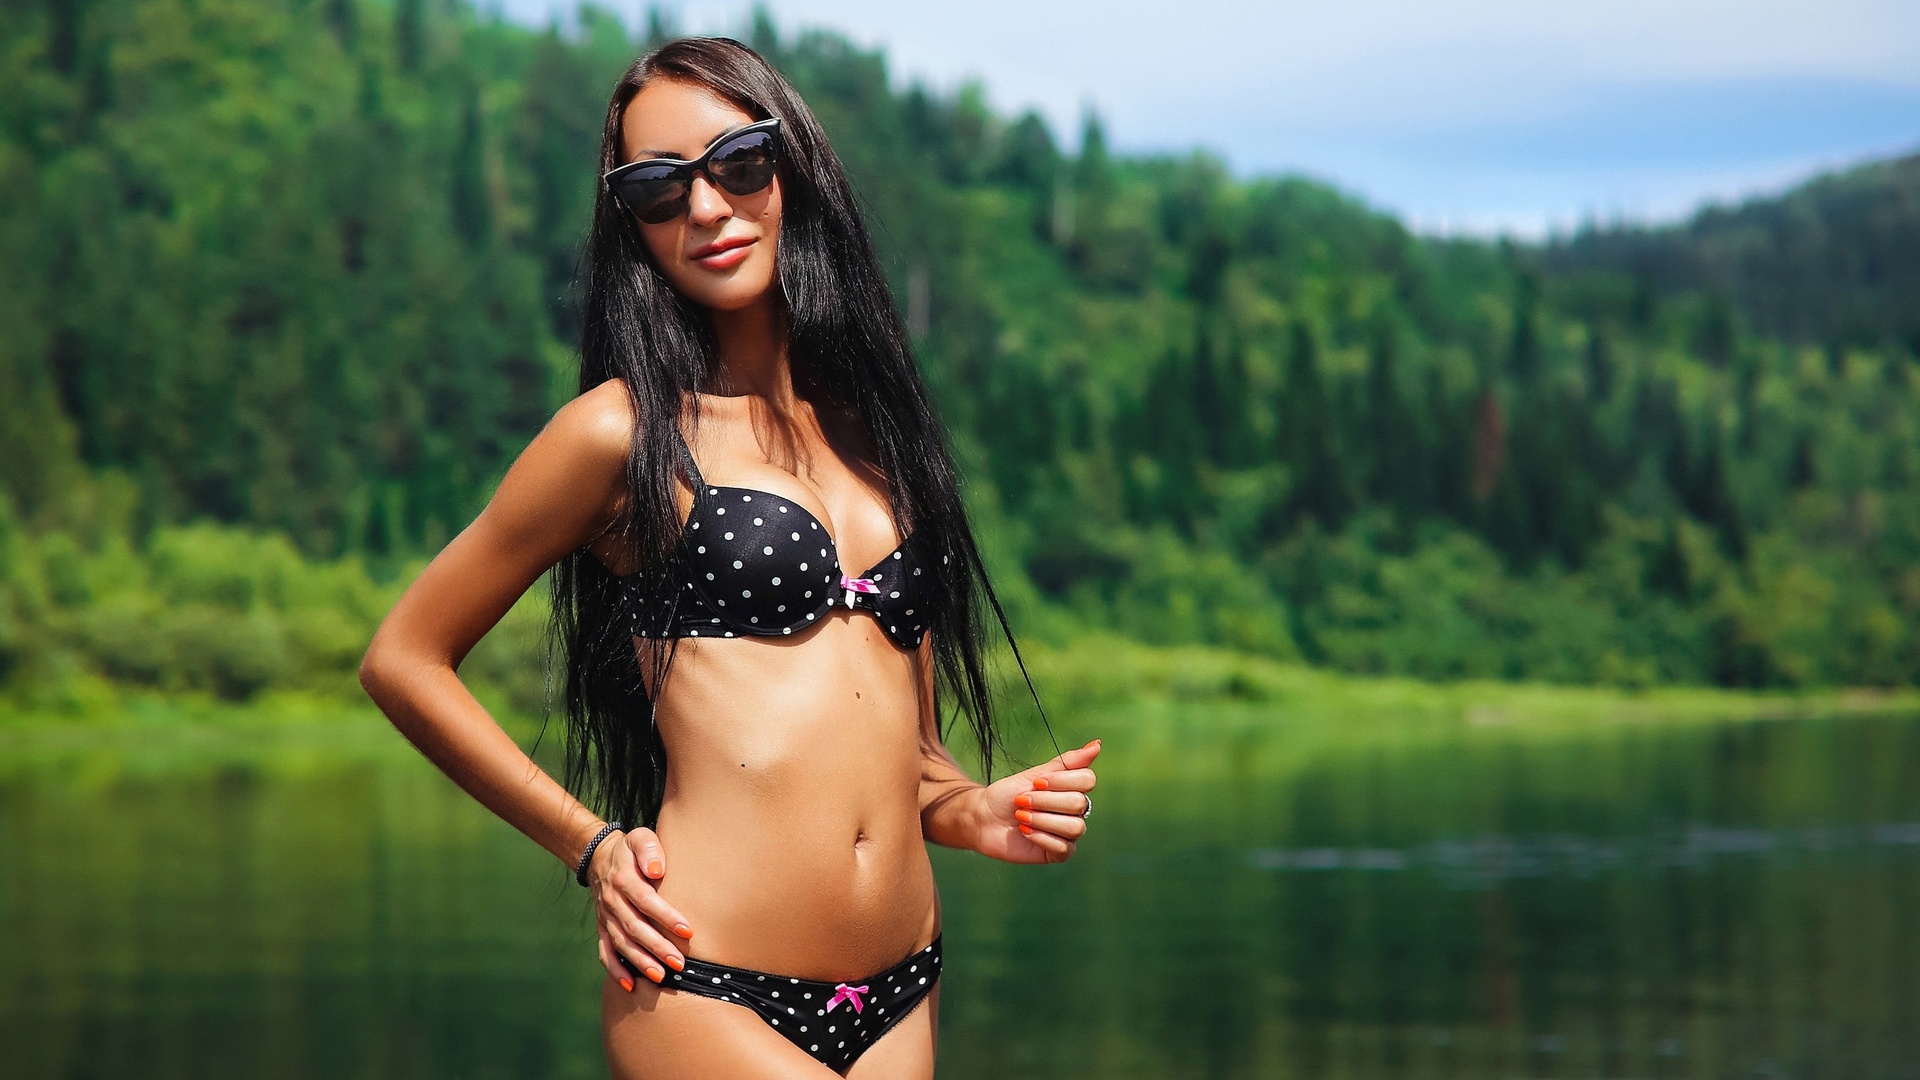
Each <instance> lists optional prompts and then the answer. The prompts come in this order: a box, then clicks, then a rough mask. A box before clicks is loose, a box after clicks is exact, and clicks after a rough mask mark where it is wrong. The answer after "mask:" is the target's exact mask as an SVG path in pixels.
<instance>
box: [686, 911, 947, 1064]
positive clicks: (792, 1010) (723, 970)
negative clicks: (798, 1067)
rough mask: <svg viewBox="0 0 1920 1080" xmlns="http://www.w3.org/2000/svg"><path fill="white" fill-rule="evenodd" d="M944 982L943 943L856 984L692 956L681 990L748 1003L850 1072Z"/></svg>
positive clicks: (791, 1038)
mask: <svg viewBox="0 0 1920 1080" xmlns="http://www.w3.org/2000/svg"><path fill="white" fill-rule="evenodd" d="M939 978H940V939H939V938H937V937H936V938H934V939H933V944H931V945H929V946H927V947H926V948H924V949H921V950H920V951H919V952H917V953H914V954H913V955H912V956H909V957H907V958H906V959H905V960H902V961H900V962H899V963H898V964H895V965H894V966H892V967H890V968H888V969H887V970H885V971H882V972H880V973H878V974H876V975H868V976H866V977H865V978H861V979H855V980H853V981H852V982H850V983H844V982H843V983H829V982H816V981H814V980H812V979H795V978H792V977H790V976H786V975H771V974H768V973H767V972H764V971H750V970H748V969H746V968H737V967H727V966H726V965H724V964H709V963H707V962H706V961H704V960H696V959H694V958H693V957H691V956H689V957H687V967H686V970H685V971H676V972H673V973H672V977H671V978H669V979H668V980H667V982H666V986H667V987H668V988H669V989H673V990H685V991H687V992H689V993H694V994H699V995H701V996H702V997H710V998H718V999H719V1000H721V1001H730V1002H732V1003H733V1004H735V1005H744V1006H746V1007H747V1008H749V1009H752V1010H753V1011H754V1012H756V1013H758V1014H760V1019H762V1020H765V1021H766V1022H767V1023H768V1024H769V1025H771V1026H772V1027H773V1029H774V1030H775V1031H778V1032H779V1033H780V1034H782V1035H785V1036H786V1037H787V1041H788V1042H791V1043H792V1044H793V1045H795V1046H797V1047H799V1048H800V1049H802V1050H804V1051H806V1052H807V1054H808V1055H810V1056H811V1057H812V1058H813V1059H814V1060H815V1061H818V1062H820V1063H821V1064H822V1065H825V1066H827V1067H828V1068H830V1069H832V1070H834V1071H835V1072H843V1071H845V1069H846V1068H847V1066H849V1065H852V1064H853V1062H854V1060H855V1059H856V1058H858V1057H859V1056H860V1055H861V1054H863V1053H865V1052H866V1050H867V1048H868V1047H870V1046H872V1045H873V1044H874V1043H876V1042H878V1041H879V1039H880V1036H882V1035H885V1034H886V1033H887V1032H888V1031H889V1030H890V1029H891V1028H892V1027H893V1025H895V1024H897V1023H899V1022H900V1021H901V1019H902V1018H904V1017H905V1016H906V1015H907V1014H908V1013H910V1012H912V1011H913V1010H914V1008H915V1007H916V1006H918V1005H919V1004H920V1002H921V1001H922V1000H924V999H925V998H926V996H927V994H928V993H930V992H932V990H933V987H934V983H935V982H936V981H937V980H938V979H939Z"/></svg>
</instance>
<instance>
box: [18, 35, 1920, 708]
mask: <svg viewBox="0 0 1920 1080" xmlns="http://www.w3.org/2000/svg"><path fill="white" fill-rule="evenodd" d="M675 32H676V28H675V27H674V26H673V25H672V24H671V23H670V22H669V21H668V20H667V19H666V18H664V17H662V16H660V15H655V16H654V17H653V18H652V20H651V23H650V25H649V26H647V27H646V28H645V29H644V31H642V32H634V31H630V30H629V29H628V28H627V27H626V26H625V25H623V24H622V22H621V21H620V20H619V19H618V18H616V17H615V16H614V15H613V14H612V13H610V12H608V11H606V10H603V9H599V8H596V7H593V6H585V7H582V8H581V9H580V10H579V12H578V15H577V17H576V18H574V19H571V20H568V21H567V23H566V24H565V26H564V27H561V26H555V27H552V28H548V29H544V30H543V29H538V28H527V27H523V26H519V25H516V24H512V23H507V22H503V21H500V20H498V19H497V18H495V17H493V16H490V15H486V14H482V13H479V12H477V11H476V10H474V9H473V8H472V7H470V6H468V5H467V4H466V3H464V2H463V0H392V2H390V3H388V2H380V0H50V2H48V3H42V4H33V5H22V4H15V5H7V6H5V7H4V8H0V46H4V47H0V82H4V85H5V86H7V87H8V92H7V93H6V94H5V95H0V188H3V189H4V190H5V191H6V192H7V195H6V197H5V198H4V199H0V327H4V328H5V329H4V332H3V333H0V700H9V699H10V700H13V701H15V702H24V703H28V704H31V705H36V706H46V705H61V704H62V703H66V705H69V706H73V707H84V706H85V704H86V703H87V702H90V701H98V700H101V699H102V698H101V695H103V694H110V693H112V692H113V689H112V688H114V687H136V688H140V687H145V688H156V689H158V690H160V691H168V692H171V691H191V692H196V693H205V694H209V695H214V696H217V697H224V698H232V699H245V698H248V697H250V696H252V695H255V694H258V693H261V692H263V691H266V690H271V689H275V688H281V687H297V688H306V689H324V690H326V691H327V692H332V691H334V690H338V691H339V692H341V693H352V692H354V691H353V689H352V669H353V665H354V663H355V662H356V661H357V659H358V654H359V650H360V649H361V648H362V647H363V646H364V642H365V640H366V638H367V636H368V635H369V634H370V633H371V630H372V627H373V625H374V624H375V623H376V622H377V621H378V619H379V617H380V614H381V612H382V611H383V610H384V605H385V604H386V603H387V602H390V600H391V598H392V596H393V591H394V589H395V588H397V587H398V586H399V585H400V584H403V583H404V580H405V576H406V575H407V574H408V573H410V572H411V571H412V570H413V569H414V568H417V567H418V566H419V565H420V562H421V560H423V559H425V558H427V557H430V556H431V555H432V553H433V552H434V551H435V550H437V549H438V547H439V546H440V545H441V544H443V543H445V541H446V540H447V539H448V538H449V537H451V536H452V535H453V534H454V533H455V532H457V531H458V530H459V529H460V528H461V527H462V526H463V525H464V523H465V522H466V521H468V520H469V519H470V518H471V517H472V516H473V514H474V513H476V512H477V510H478V509H479V507H480V506H481V505H483V504H484V502H485V500H486V498H487V496H488V494H489V492H490V491H491V489H492V486H493V484H494V483H495V482H497V480H498V478H499V476H500V475H501V473H502V472H503V471H504V469H505V468H506V466H507V465H508V463H509V462H510V461H511V460H512V458H513V456H514V455H515V453H516V452H517V451H518V450H519V449H520V447H522V446H523V445H524V444H525V442H526V441H527V440H528V439H529V438H530V437H531V436H532V435H533V433H535V432H536V431H537V430H538V429H539V428H540V426H541V425H542V424H543V423H544V422H545V420H546V418H547V417H548V416H550V415H551V413H552V411H553V410H554V409H555V408H557V407H558V406H559V405H560V404H561V403H562V402H564V401H565V400H566V398H567V397H568V396H569V395H571V394H572V393H573V391H574V374H573V357H572V347H573V343H574V339H575V335H576V330H577V327H576V321H577V320H576V315H575V311H576V300H577V297H576V295H575V293H574V289H573V281H574V274H575V269H576V253H577V250H578V246H579V243H580V240H581V238H582V234H583V230H584V225H585V221H586V216H587V209H588V207H589V205H590V201H591V199H592V195H593V191H594V184H595V183H596V177H595V175H594V165H595V159H596V152H597V144H598V139H599V131H600V125H601V120H602V117H603V115H604V112H605V108H606V99H607V94H608V92H609V90H610V88H611V85H612V81H613V79H614V77H615V76H616V75H617V74H618V72H619V71H620V70H621V69H622V68H623V67H624V65H625V64H627V63H628V62H629V61H630V60H631V59H632V58H633V57H634V56H635V55H637V54H638V53H640V52H643V51H644V50H645V49H647V48H648V47H649V46H650V45H651V44H654V43H657V42H659V41H661V40H665V39H666V38H668V37H670V36H671V35H673V34H674V33H675ZM740 35H741V37H742V38H743V39H744V40H747V41H748V42H749V43H750V44H751V45H753V46H754V47H755V48H756V49H759V50H760V51H762V52H763V53H764V54H765V55H767V56H768V57H769V58H770V59H772V60H773V61H774V62H775V63H776V64H777V65H778V66H779V67H780V69H781V70H782V71H783V72H784V73H786V74H787V76H788V77H789V78H790V79H791V80H792V81H793V82H794V84H795V85H796V86H797V87H798V88H799V89H800V91H801V92H802V94H803V95H804V96H805V97H806V98H807V100H808V101H809V102H810V103H811V104H812V106H813V108H814V109H815V110H816V112H817V113H818V114H819V115H820V117H821V119H822V121H823V123H824V124H825V126H826V128H827V130H828V132H829V134H830V135H831V137H832V138H833V140H834V144H835V146H836V148H837V150H838V151H839V152H840V154H841V156H842V157H843V159H844V160H845V161H846V163H847V165H848V167H849V169H850V171H851V173H852V175H853V178H854V180H855V183H856V185H857V187H858V189H859V191H860V193H861V196H862V198H863V199H864V200H865V202H866V203H867V205H868V207H869V209H870V213H871V217H872V220H873V223H874V227H875V231H876V235H877V237H878V239H879V241H880V243H881V245H882V247H883V249H884V252H885V257H886V260H887V265H888V270H889V273H890V275H891V276H892V280H893V284H894V288H895V295H896V297H897V298H898V302H899V303H900V305H901V308H902V310H903V312H904V313H905V315H906V318H907V322H908V325H909V326H910V328H911V330H912V333H913V334H914V337H915V342H916V347H917V349H918V352H919V356H920V359H921V362H922V364H923V366H924V369H925V371H926V373H927V376H928V379H929V380H930V383H931V385H932V386H933V388H934V391H935V393H936V396H937V400H938V405H939V407H940V409H941V411H942V414H943V416H944V417H945V419H946V422H947V424H948V425H949V428H950V432H951V436H952V438H953V440H954V443H955V445H956V448H957V451H958V453H959V456H960V460H961V462H962V467H963V470H964V471H965V473H966V475H967V477H968V498H969V500H970V506H971V507H972V509H973V512H974V515H975V519H976V522H977V524H978V526H979V528H980V530H981V533H982V539H983V542H984V543H985V545H986V547H987V550H988V552H989V555H990V559H991V563H992V566H993V569H994V572H995V574H996V580H997V582H998V584H999V587H1000V588H1001V589H1002V591H1003V592H1004V594H1005V595H1006V597H1007V599H1008V600H1009V607H1010V612H1011V614H1012V616H1013V619H1014V622H1015V626H1016V629H1018V630H1019V631H1021V632H1022V633H1024V634H1026V635H1028V636H1029V637H1032V638H1035V639H1037V640H1039V641H1042V642H1055V643H1061V642H1070V641H1073V640H1075V639H1077V638H1081V637H1084V636H1086V635H1091V634H1109V633H1110V634H1118V635H1122V636H1124V637H1127V638H1130V639H1133V640H1135V641H1138V642H1142V643H1146V644H1165V645H1171V644H1206V645H1212V646H1217V647H1220V648H1223V649H1228V650H1235V651H1239V652H1243V653H1248V654H1256V655H1259V656H1262V657H1265V658H1268V659H1271V660H1278V661H1282V662H1288V663H1305V664H1311V665H1316V666H1321V667H1325V668H1329V669H1332V670H1335V671H1340V672H1349V673H1355V674H1362V675H1366V674H1394V675H1408V676H1415V677H1419V678H1423V679H1430V680H1453V679H1464V678H1499V679H1514V680H1539V681H1545V682H1554V683H1570V684H1607V685H1615V686H1622V687H1634V688H1637V687H1648V686H1654V685H1660V684H1694V685H1720V686H1732V687H1780V688H1796V687H1816V686H1896V685H1910V684H1913V683H1914V682H1916V681H1920V501H1917V500H1915V499H1914V498H1913V497H1912V492H1913V488H1914V481H1915V479H1916V477H1920V306H1917V305H1916V303H1915V301H1916V299H1920V156H1915V157H1907V158H1903V159H1899V160H1892V161H1887V162H1883V163H1879V164H1874V165H1870V166H1867V167H1864V168H1860V169H1857V170H1854V171H1850V172H1846V173H1842V174H1836V175H1831V176H1826V177H1822V178H1820V179H1817V180H1815V181H1813V182H1811V183H1809V184H1807V185H1805V186H1803V187H1801V188H1798V189H1796V190H1793V191H1791V192H1788V193H1785V194H1783V195H1780V196H1777V197H1768V198H1762V199H1756V200H1753V201H1751V202H1748V203H1745V204H1743V205H1739V206H1732V207H1710V208H1707V209H1704V210H1702V211H1701V212H1700V213H1699V214H1698V215H1696V216H1695V217H1694V218H1692V219H1691V220H1689V221H1686V222H1683V223H1680V224H1677V225H1667V226H1595V227H1592V228H1589V229H1586V230H1583V231H1582V232H1580V233H1578V234H1576V235H1572V236H1565V237H1557V238H1554V239H1552V240H1550V241H1547V242H1544V243H1538V244H1530V243H1519V242H1512V241H1504V240H1475V239H1463V238H1434V237H1427V236H1422V235H1419V234H1416V233H1414V232H1412V231H1410V230H1409V229H1408V228H1407V227H1406V226H1404V225H1403V224H1402V223H1400V222H1399V221H1397V220H1396V219H1395V218H1394V217H1392V216H1391V215H1389V214H1385V213H1382V212H1380V211H1378V210H1376V209H1373V208H1371V207H1369V206H1368V205H1367V204H1366V203H1365V202H1364V201H1362V200H1361V199H1359V198H1356V197H1354V196H1353V195H1350V194H1348V193H1344V192H1342V191H1340V190H1338V189H1337V188H1334V187H1331V186H1328V185H1326V184H1323V183H1320V182H1317V181H1312V180H1308V179H1304V178H1300V177H1295V176H1277V177H1256V178H1242V177H1236V176H1235V175H1234V174H1233V173H1232V172H1230V171H1229V169H1228V168H1227V166H1226V165H1225V163H1224V162H1222V161H1221V160H1220V159H1218V158H1217V157H1215V156H1212V155H1210V154H1208V153H1206V152H1204V151H1198V152H1194V153H1190V154H1185V155H1159V156H1142V155H1129V154H1122V153H1117V152H1115V151H1113V150H1111V149H1110V148H1109V146H1108V140H1107V137H1106V134H1105V132H1104V130H1103V127H1102V125H1101V123H1100V120H1099V117H1098V116H1097V115H1095V114H1089V115H1088V116H1087V117H1086V119H1085V122H1084V124H1083V125H1082V127H1081V129H1080V130H1077V131H1073V132H1056V131H1054V130H1051V129H1050V128H1049V125H1048V124H1047V123H1046V122H1044V121H1043V120H1042V119H1041V118H1040V117H1038V116H1036V115H1033V114H1031V113H1029V114H1025V115H1018V116H1008V115H1003V114H1001V113H999V112H996V111H995V110H994V109H993V108H991V107H990V106H989V105H988V103H987V101H988V99H987V88H984V87H980V86H975V85H969V86H963V87H960V88H958V89H955V90H951V91H946V90H934V89H929V88H926V87H924V86H918V85H906V86H904V87H903V86H902V85H901V84H900V83H899V81H898V80H897V79H896V78H895V77H894V76H893V75H892V73H890V72H889V70H888V67H887V63H886V58H885V57H884V56H882V55H879V54H877V53H875V52H872V51H868V50H864V49H862V48H860V47H857V46H855V45H853V44H851V43H850V42H848V41H847V40H845V39H843V38H840V37H837V36H834V35H831V34H826V33H819V32H798V33H795V32H781V31H778V30H776V28H775V26H774V23H773V21H772V20H771V19H770V18H769V17H768V16H766V15H764V14H762V15H760V16H757V17H756V18H754V19H753V20H752V21H751V23H750V24H749V25H746V26H743V27H742V28H741V29H740ZM540 609H541V597H540V596H538V595H531V596H529V598H528V599H527V601H526V602H524V603H523V605H522V608H521V609H517V610H516V613H515V616H514V617H513V620H512V621H511V625H510V626H509V627H508V628H507V630H506V631H505V632H504V633H503V635H502V641H503V642H504V643H503V644H501V645H499V646H498V647H497V648H496V649H495V651H494V652H491V653H485V654H484V655H482V656H480V657H477V658H476V659H475V660H474V661H473V663H474V664H475V665H477V666H480V667H483V668H485V667H487V666H488V665H491V668H492V669H498V671H499V672H500V673H501V674H500V679H501V681H502V685H509V686H518V687H519V688H520V689H519V690H517V691H515V693H517V694H518V695H519V696H520V700H522V702H523V703H524V704H527V705H528V707H536V706H537V704H538V696H539V691H540V677H539V673H538V672H537V671H536V672H534V673H533V674H531V675H528V674H526V673H525V671H524V670H521V669H524V668H525V667H526V664H527V663H528V662H527V661H525V660H524V657H525V655H526V654H527V653H528V652H530V651H533V650H535V649H537V646H538V640H539V629H540V627H539V621H540V618H541V611H540ZM516 658H520V659H516ZM516 665H519V666H518V667H516ZM516 670H521V674H520V675H517V676H516V675H514V674H513V671H516Z"/></svg>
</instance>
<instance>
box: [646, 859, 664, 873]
mask: <svg viewBox="0 0 1920 1080" xmlns="http://www.w3.org/2000/svg"><path fill="white" fill-rule="evenodd" d="M666 872H667V868H666V867H664V866H661V865H660V860H659V859H648V860H647V876H648V877H659V876H660V875H661V874H664V873H666Z"/></svg>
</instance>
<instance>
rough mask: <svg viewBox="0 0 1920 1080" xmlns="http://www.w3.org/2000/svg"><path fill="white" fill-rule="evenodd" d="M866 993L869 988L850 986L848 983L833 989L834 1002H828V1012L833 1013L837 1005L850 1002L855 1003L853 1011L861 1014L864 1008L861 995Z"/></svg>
mask: <svg viewBox="0 0 1920 1080" xmlns="http://www.w3.org/2000/svg"><path fill="white" fill-rule="evenodd" d="M866 992H867V988H866V987H864V986H848V985H847V984H846V983H841V984H840V985H838V986H835V987H834V988H833V1000H831V1001H829V1002H827V1011H828V1012H832V1011H833V1007H834V1006H835V1005H838V1004H840V1003H841V1002H843V1001H850V1002H852V1003H853V1011H854V1012H859V1011H860V1010H861V1008H862V1005H861V1003H860V995H861V994H864V993H866Z"/></svg>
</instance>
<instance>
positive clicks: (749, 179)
mask: <svg viewBox="0 0 1920 1080" xmlns="http://www.w3.org/2000/svg"><path fill="white" fill-rule="evenodd" d="M778 164H780V120H779V118H777V117H776V118H774V119H772V120H762V121H760V122H759V123H757V124H748V125H747V126H746V127H743V128H741V129H739V130H738V131H732V132H728V133H727V134H725V135H722V136H720V137H719V138H718V139H715V140H714V142H713V145H712V146H709V147H707V152H706V153H704V154H702V155H700V156H699V158H697V159H695V160H693V161H681V160H680V159H679V158H643V159H641V160H639V161H630V162H628V163H627V164H625V165H622V166H620V167H619V168H617V169H615V170H613V171H612V172H610V173H608V174H607V175H606V181H607V186H608V187H609V188H612V189H613V193H614V194H615V195H616V196H618V197H619V199H620V201H621V202H623V203H625V204H627V209H629V210H631V211H633V213H634V216H635V217H637V218H639V219H640V220H641V221H644V222H646V223H647V224H649V225H658V224H660V223H661V222H663V221H672V220H673V219H674V218H676V217H679V216H680V215H681V214H684V213H686V211H687V196H688V195H690V194H692V192H693V174H694V173H704V174H706V177H707V179H708V180H710V181H712V182H713V184H714V185H715V186H716V187H719V188H721V189H722V190H724V191H727V192H729V193H730V194H734V195H751V194H753V193H754V192H756V191H759V190H761V189H762V188H765V187H766V186H767V185H768V184H771V183H773V172H774V167H775V166H776V165H778Z"/></svg>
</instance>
